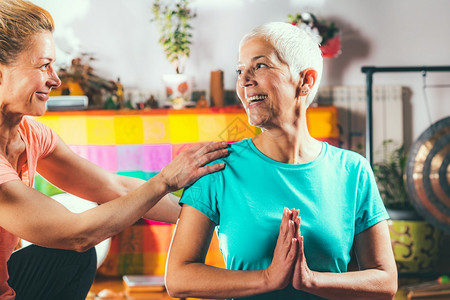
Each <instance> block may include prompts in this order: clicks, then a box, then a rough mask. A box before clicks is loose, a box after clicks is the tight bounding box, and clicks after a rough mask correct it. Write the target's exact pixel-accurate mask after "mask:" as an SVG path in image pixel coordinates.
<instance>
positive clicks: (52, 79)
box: [48, 68, 61, 88]
mask: <svg viewBox="0 0 450 300" xmlns="http://www.w3.org/2000/svg"><path fill="white" fill-rule="evenodd" d="M48 81H49V83H50V85H51V87H52V88H57V87H58V86H60V85H61V79H59V76H58V74H57V73H56V71H55V69H53V68H52V69H51V73H50V76H49V78H48Z"/></svg>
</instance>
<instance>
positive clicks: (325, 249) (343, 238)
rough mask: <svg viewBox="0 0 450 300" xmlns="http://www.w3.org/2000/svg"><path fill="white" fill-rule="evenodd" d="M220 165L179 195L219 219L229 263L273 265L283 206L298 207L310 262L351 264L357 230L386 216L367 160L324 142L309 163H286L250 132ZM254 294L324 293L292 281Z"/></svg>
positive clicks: (335, 267) (313, 265) (331, 266)
mask: <svg viewBox="0 0 450 300" xmlns="http://www.w3.org/2000/svg"><path fill="white" fill-rule="evenodd" d="M229 152H230V154H229V156H227V157H226V158H223V159H220V161H224V162H225V163H226V167H225V169H224V170H223V171H220V172H216V173H213V174H209V175H206V176H204V177H202V178H201V179H199V180H198V181H197V182H195V183H194V184H193V185H192V186H190V187H188V188H186V189H185V191H184V193H183V196H182V198H181V200H180V202H181V203H185V204H188V205H190V206H193V207H194V208H196V209H198V210H199V211H200V212H202V213H203V214H205V215H206V216H208V217H209V218H210V219H211V220H212V221H213V222H214V223H215V224H216V225H217V226H216V233H217V235H218V238H219V245H220V250H221V252H222V254H223V257H224V260H225V265H226V267H227V269H230V270H260V269H265V268H267V267H268V266H269V264H270V263H271V261H272V256H273V251H274V249H275V245H276V241H277V237H278V233H279V229H280V223H281V217H282V214H283V208H284V207H287V208H289V209H291V208H296V209H300V216H301V227H300V230H301V234H302V236H303V240H304V252H305V257H306V260H307V263H308V266H309V268H310V269H311V270H314V271H321V272H346V271H347V265H348V263H349V261H350V257H351V248H352V245H353V238H354V236H355V235H356V234H358V233H360V232H362V231H364V230H366V229H367V228H369V227H371V226H373V225H375V224H376V223H378V222H380V221H382V220H386V219H388V218H389V216H388V214H387V212H386V209H385V207H384V205H383V202H382V200H381V197H380V194H379V192H378V188H377V185H376V182H375V179H374V176H373V172H372V169H371V167H370V164H369V163H368V161H367V160H366V159H365V158H364V157H362V156H361V155H359V154H357V153H355V152H352V151H349V150H344V149H340V148H337V147H334V146H331V145H329V144H327V143H323V146H322V151H321V153H320V155H319V156H318V157H317V158H316V159H315V160H313V161H312V162H309V163H306V164H286V163H281V162H278V161H275V160H273V159H271V158H269V157H267V156H265V155H264V154H263V153H261V152H260V151H259V150H258V149H257V148H256V147H255V145H254V144H253V142H252V140H251V139H245V140H242V141H240V142H238V143H234V144H231V145H230V148H229ZM249 299H320V298H319V297H316V296H313V295H310V294H307V293H304V292H300V291H296V290H294V289H293V288H292V287H288V288H286V289H285V290H283V291H277V292H274V293H270V294H266V295H260V296H256V297H252V298H249Z"/></svg>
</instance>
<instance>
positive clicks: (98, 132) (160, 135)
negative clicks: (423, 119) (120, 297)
mask: <svg viewBox="0 0 450 300" xmlns="http://www.w3.org/2000/svg"><path fill="white" fill-rule="evenodd" d="M307 118H308V125H309V128H310V133H311V135H312V136H314V137H316V138H318V139H321V140H326V141H328V142H329V143H330V144H333V145H339V129H338V124H337V109H336V108H335V107H315V108H309V109H308V114H307ZM36 119H37V120H38V121H40V122H42V123H44V124H46V125H48V126H50V127H51V128H52V129H54V130H55V131H56V132H57V133H58V135H59V136H60V137H61V138H62V139H63V140H64V141H65V142H66V143H67V144H68V145H69V147H70V148H71V149H72V150H73V151H74V152H76V153H78V154H79V155H80V156H82V157H84V158H86V159H88V160H90V161H92V162H94V163H95V164H98V165H99V166H101V167H103V168H105V169H106V170H109V171H111V172H115V173H118V174H122V175H125V176H133V177H138V178H142V179H145V180H148V179H150V178H151V177H153V176H154V175H155V174H157V173H158V172H159V171H160V170H161V169H162V168H163V167H164V166H165V165H166V164H168V163H169V162H170V161H171V160H172V159H173V158H174V157H175V156H176V155H178V153H180V152H181V151H182V150H183V149H185V148H186V147H189V146H190V145H192V144H195V143H199V142H207V141H228V142H234V141H239V140H241V139H244V138H251V137H254V136H255V135H257V134H258V133H259V132H260V131H259V129H258V128H255V127H253V126H250V125H249V124H248V122H247V115H246V114H245V111H244V110H243V109H242V108H240V107H226V108H220V109H216V108H207V109H184V110H167V109H156V110H120V111H103V110H102V111H74V112H47V113H46V114H45V115H44V116H42V117H37V118H36ZM35 182H36V184H35V185H36V188H37V189H38V190H40V191H41V192H43V193H45V194H47V195H49V196H51V195H54V194H56V193H59V192H62V191H60V190H59V189H57V188H56V187H54V186H52V185H51V184H50V183H48V182H47V181H46V180H45V179H43V178H42V177H40V176H39V175H37V177H36V180H35ZM172 233H173V225H169V224H165V223H157V222H152V221H139V222H138V223H136V224H135V225H133V226H131V227H130V228H128V229H126V230H125V231H123V232H122V233H121V234H119V235H117V236H115V237H113V239H112V241H111V249H110V251H109V254H108V256H107V258H106V260H105V262H104V263H103V265H102V266H101V267H100V269H99V273H100V274H103V275H110V276H120V275H124V274H155V275H162V274H164V268H165V261H166V258H167V250H168V248H169V244H170V240H171V236H172ZM207 262H208V263H210V264H213V265H217V266H223V260H222V258H221V254H220V251H219V250H218V245H217V240H216V238H214V240H213V242H212V244H211V247H210V251H209V253H208V257H207Z"/></svg>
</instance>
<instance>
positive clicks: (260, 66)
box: [256, 63, 267, 70]
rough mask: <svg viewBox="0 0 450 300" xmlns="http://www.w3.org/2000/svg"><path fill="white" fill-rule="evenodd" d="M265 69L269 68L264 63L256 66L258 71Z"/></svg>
mask: <svg viewBox="0 0 450 300" xmlns="http://www.w3.org/2000/svg"><path fill="white" fill-rule="evenodd" d="M265 67H267V65H266V64H263V63H257V64H256V69H257V70H258V69H261V68H265Z"/></svg>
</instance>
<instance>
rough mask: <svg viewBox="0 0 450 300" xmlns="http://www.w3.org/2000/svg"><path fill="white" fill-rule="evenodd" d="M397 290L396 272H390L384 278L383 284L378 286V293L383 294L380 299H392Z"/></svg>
mask: <svg viewBox="0 0 450 300" xmlns="http://www.w3.org/2000/svg"><path fill="white" fill-rule="evenodd" d="M397 290H398V278H397V271H391V272H389V273H388V276H386V278H385V280H384V282H383V283H382V284H381V285H380V291H381V292H382V294H383V297H381V298H382V299H394V298H395V295H396V294H397Z"/></svg>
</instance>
